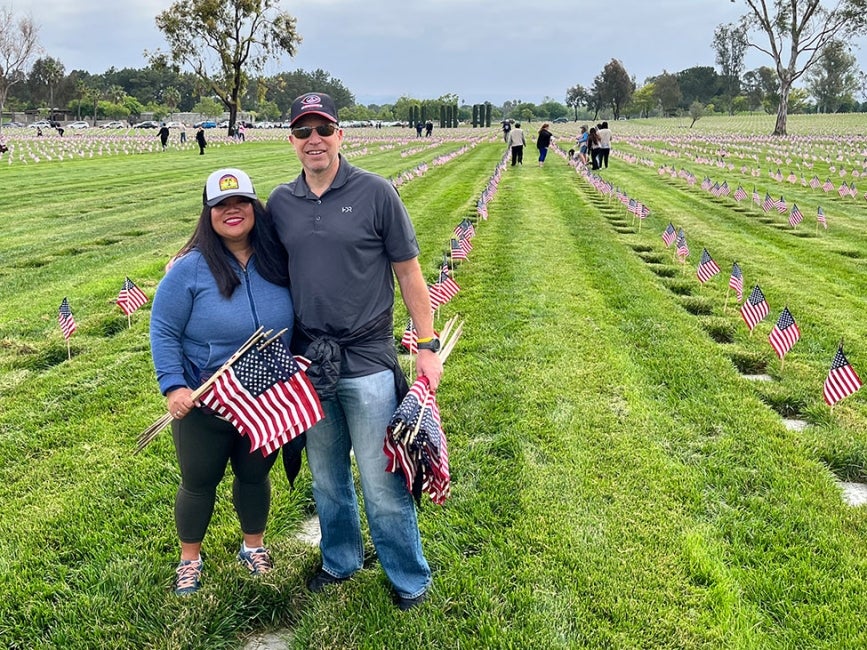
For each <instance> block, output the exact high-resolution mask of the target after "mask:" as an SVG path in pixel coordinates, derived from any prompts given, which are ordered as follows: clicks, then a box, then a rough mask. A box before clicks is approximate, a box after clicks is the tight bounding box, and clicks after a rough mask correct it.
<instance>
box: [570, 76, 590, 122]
mask: <svg viewBox="0 0 867 650" xmlns="http://www.w3.org/2000/svg"><path fill="white" fill-rule="evenodd" d="M589 105H590V93H589V92H587V89H586V88H585V87H584V86H582V85H581V84H576V85H574V86H572V87H571V88H569V89H568V90H567V91H566V106H569V107H570V108H571V109H573V110H574V111H575V121H578V109H579V108H581V107H582V106H589Z"/></svg>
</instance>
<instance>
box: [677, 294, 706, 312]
mask: <svg viewBox="0 0 867 650" xmlns="http://www.w3.org/2000/svg"><path fill="white" fill-rule="evenodd" d="M680 304H681V306H682V307H683V308H684V309H685V310H686V311H688V312H689V313H690V314H693V315H695V316H708V315H710V314H712V313H713V305H711V304H710V302H709V301H708V300H707V298H699V297H691V296H685V297H683V298H681V300H680Z"/></svg>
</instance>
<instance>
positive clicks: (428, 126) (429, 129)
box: [424, 120, 433, 138]
mask: <svg viewBox="0 0 867 650" xmlns="http://www.w3.org/2000/svg"><path fill="white" fill-rule="evenodd" d="M432 133H433V122H431V121H430V120H428V121H427V122H425V124H424V136H425V137H426V138H429V137H430V136H431V134H432Z"/></svg>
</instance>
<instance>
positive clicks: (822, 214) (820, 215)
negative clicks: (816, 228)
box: [816, 205, 828, 230]
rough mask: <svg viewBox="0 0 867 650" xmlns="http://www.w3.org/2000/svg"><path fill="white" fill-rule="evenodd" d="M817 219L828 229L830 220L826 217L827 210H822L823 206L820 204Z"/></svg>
mask: <svg viewBox="0 0 867 650" xmlns="http://www.w3.org/2000/svg"><path fill="white" fill-rule="evenodd" d="M816 221H817V222H818V223H820V224H822V226H824V228H825V230H828V220H827V219H825V211H824V210H822V206H821V205H820V206H819V207H818V209H817V210H816Z"/></svg>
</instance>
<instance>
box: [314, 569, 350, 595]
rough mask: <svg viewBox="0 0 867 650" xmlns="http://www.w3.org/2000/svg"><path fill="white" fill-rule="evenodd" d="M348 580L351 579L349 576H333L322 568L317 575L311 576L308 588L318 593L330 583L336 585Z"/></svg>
mask: <svg viewBox="0 0 867 650" xmlns="http://www.w3.org/2000/svg"><path fill="white" fill-rule="evenodd" d="M347 580H349V576H347V577H345V578H338V577H337V576H333V575H331V574H330V573H328V572H327V571H324V570H323V569H320V570H319V573H317V574H316V575H315V576H313V577H312V578H310V580H308V581H307V589H309V590H310V591H312V592H313V593H314V594H318V593H319V592H320V591H322V590H323V589H325V587H327V586H328V585H336V584H339V583H341V582H346V581H347Z"/></svg>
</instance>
